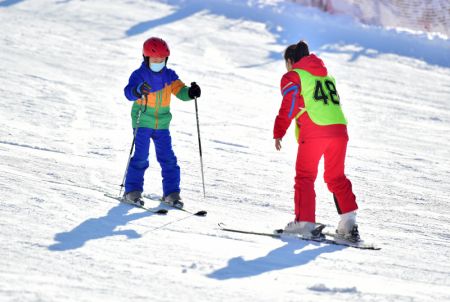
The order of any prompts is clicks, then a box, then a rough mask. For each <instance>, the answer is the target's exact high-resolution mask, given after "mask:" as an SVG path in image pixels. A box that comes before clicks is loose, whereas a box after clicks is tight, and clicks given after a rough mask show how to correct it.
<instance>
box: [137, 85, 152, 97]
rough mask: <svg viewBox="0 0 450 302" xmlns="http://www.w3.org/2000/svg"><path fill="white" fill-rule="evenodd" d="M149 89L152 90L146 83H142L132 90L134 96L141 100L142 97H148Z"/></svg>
mask: <svg viewBox="0 0 450 302" xmlns="http://www.w3.org/2000/svg"><path fill="white" fill-rule="evenodd" d="M151 89H152V88H151V87H150V85H149V84H147V82H142V83H140V84H139V85H137V86H136V88H135V89H134V95H136V96H137V97H138V98H141V97H142V96H143V95H148V94H149V93H150V90H151Z"/></svg>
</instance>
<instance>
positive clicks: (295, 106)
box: [273, 41, 359, 241]
mask: <svg viewBox="0 0 450 302" xmlns="http://www.w3.org/2000/svg"><path fill="white" fill-rule="evenodd" d="M284 59H285V63H286V69H287V70H288V72H287V73H286V74H284V75H283V77H282V79H281V93H282V95H283V101H282V103H281V108H280V110H279V113H278V115H277V117H276V119H275V125H274V130H273V135H274V139H275V148H276V149H277V150H280V149H281V140H282V138H283V136H284V135H285V133H286V131H287V129H288V127H289V125H290V123H291V121H292V119H295V120H296V127H297V128H296V135H297V139H298V153H297V162H296V176H295V186H294V188H295V196H294V204H295V220H294V221H292V222H290V223H288V224H287V226H286V227H285V232H287V233H299V234H302V235H304V236H312V234H311V232H312V230H314V229H315V228H316V224H315V221H316V220H315V210H316V200H315V198H316V194H315V191H314V181H315V179H316V177H317V169H318V165H319V161H320V158H321V157H322V155H323V156H324V165H325V166H324V167H325V171H324V180H325V182H326V183H327V186H328V189H329V190H330V192H331V193H333V197H334V202H335V204H336V208H337V211H338V213H339V214H341V215H340V217H341V219H340V221H339V224H338V227H337V230H336V232H337V234H338V235H339V236H341V237H343V238H345V239H347V240H350V241H359V233H358V226H357V225H356V210H357V209H358V206H357V204H356V201H355V195H354V194H353V192H352V184H351V182H350V181H349V180H348V179H347V177H346V176H345V174H344V161H345V153H346V149H347V141H348V135H347V126H346V124H347V121H346V119H345V117H344V114H343V112H342V109H341V106H340V99H339V94H338V92H337V90H336V84H335V80H334V78H333V77H332V76H330V75H329V74H328V71H327V68H326V67H325V65H324V63H323V61H322V60H321V59H319V58H318V57H317V56H315V55H314V54H310V53H309V48H308V45H307V44H306V42H304V41H300V42H299V43H298V44H293V45H290V46H289V47H288V48H287V49H286V51H285V53H284Z"/></svg>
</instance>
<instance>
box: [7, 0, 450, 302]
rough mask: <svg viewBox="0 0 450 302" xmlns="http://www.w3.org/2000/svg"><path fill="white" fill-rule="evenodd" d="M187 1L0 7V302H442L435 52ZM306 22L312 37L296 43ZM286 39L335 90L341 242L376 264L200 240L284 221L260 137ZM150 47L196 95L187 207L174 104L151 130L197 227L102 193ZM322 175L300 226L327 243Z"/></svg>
mask: <svg viewBox="0 0 450 302" xmlns="http://www.w3.org/2000/svg"><path fill="white" fill-rule="evenodd" d="M202 3H206V2H203V1H163V2H155V1H141V0H133V1H127V2H121V1H118V2H113V3H110V1H105V0H95V1H44V0H35V1H2V2H0V28H1V32H2V35H1V36H0V41H1V43H0V66H1V73H0V82H1V85H0V93H1V95H2V97H3V101H2V103H1V104H0V118H1V121H2V127H1V128H0V158H1V160H0V173H1V176H2V177H1V181H0V193H1V196H2V198H1V199H0V209H1V212H2V219H1V220H0V239H1V242H2V248H1V252H0V255H1V257H0V300H1V301H63V300H64V301H105V300H108V301H149V300H151V301H174V300H180V301H226V300H229V301H249V300H255V301H298V300H302V301H317V300H320V301H445V300H450V277H449V276H450V264H449V261H448V259H449V257H450V236H449V233H450V227H449V225H450V206H449V201H448V196H449V193H450V183H449V181H448V179H450V164H449V158H450V151H449V150H450V140H449V133H450V110H449V109H448V108H449V105H448V101H449V98H450V85H449V84H448V83H450V69H448V64H447V63H448V62H449V60H450V59H449V58H448V57H445V56H441V57H439V55H442V54H443V53H445V49H450V42H449V41H447V40H433V41H431V40H427V39H425V38H424V37H422V36H416V35H408V34H405V33H398V35H399V39H398V40H399V42H398V43H397V44H395V45H391V46H390V48H389V47H386V46H383V47H381V46H380V47H379V48H378V49H370V48H368V47H369V46H374V45H377V44H379V45H382V44H383V43H384V39H385V38H386V37H388V40H387V41H390V42H392V41H395V37H396V36H395V33H394V32H392V31H386V30H383V29H381V28H368V27H359V26H357V25H356V24H354V23H352V22H349V21H348V20H347V19H345V18H344V19H343V18H334V17H330V16H327V15H325V14H323V13H320V12H318V11H316V10H312V9H304V8H302V7H301V6H298V5H295V4H291V3H282V2H281V1H248V2H247V4H246V6H245V9H243V8H242V4H241V3H242V2H240V1H234V0H233V1H219V0H217V1H213V4H211V2H208V4H202ZM189 5H192V6H189ZM202 5H204V6H202ZM143 12H151V13H149V14H144V13H143ZM221 12H223V13H221ZM238 12H241V15H239V13H238ZM250 12H251V13H250ZM288 17H291V18H290V19H289V18H288ZM308 18H310V20H312V21H311V22H313V24H315V25H317V26H321V25H323V26H325V24H326V26H325V27H324V28H326V32H324V33H323V35H320V34H319V35H312V34H311V33H312V32H315V31H313V30H312V29H311V28H310V27H308V22H307V21H308ZM288 19H289V20H291V21H289V22H287V21H281V20H288ZM292 20H297V21H295V22H298V26H295V27H293V26H292V27H290V26H291V25H293V21H292ZM263 22H265V23H263ZM277 26H280V28H283V31H282V32H280V33H279V35H277V34H276V32H277V30H276V29H277V28H278V27H277ZM301 28H305V36H306V37H307V38H308V40H309V41H310V44H311V45H312V46H313V51H314V52H316V53H318V54H319V55H320V56H321V57H322V58H323V59H324V61H325V63H326V64H327V67H328V69H329V70H330V71H331V73H332V74H333V75H334V76H335V77H336V79H337V85H338V88H339V92H340V96H341V99H342V100H343V101H342V103H343V107H344V111H345V113H346V116H347V118H348V120H349V133H350V142H349V149H348V157H347V165H346V169H347V175H348V177H349V178H350V179H351V181H352V183H353V187H354V190H355V194H356V196H357V200H358V203H359V206H360V212H359V215H358V220H359V225H360V232H361V234H362V236H363V237H364V238H365V239H366V240H367V241H373V242H374V243H376V244H377V245H379V246H381V247H382V250H381V251H360V250H355V249H351V248H345V247H342V246H329V245H325V244H318V243H310V242H299V241H295V240H275V239H271V238H263V237H257V236H250V235H245V234H228V233H224V232H221V231H219V230H218V229H217V227H216V226H217V223H218V222H220V221H223V222H225V223H227V224H228V225H232V226H234V227H243V228H244V227H245V228H246V229H255V230H259V231H271V230H272V229H275V228H280V227H283V226H284V225H285V224H286V223H287V222H288V221H290V220H291V219H292V218H293V201H292V198H293V184H294V179H293V177H294V172H295V171H294V164H295V156H296V151H297V150H296V142H295V140H294V134H293V129H292V128H293V127H291V129H290V130H289V132H288V134H287V136H286V137H285V139H284V140H283V149H282V151H281V152H276V151H275V150H274V146H273V139H272V126H273V121H274V118H275V115H276V113H277V110H278V106H279V102H280V100H281V98H280V94H279V87H278V86H279V80H280V78H281V75H282V74H283V73H284V72H285V71H284V62H283V61H282V58H281V53H282V51H283V49H284V47H285V46H286V45H287V44H289V43H293V42H295V40H297V39H299V38H301V37H302V33H301V30H300V29H301ZM343 28H345V31H343ZM343 32H345V35H343V34H342V33H343ZM365 34H367V36H365ZM153 35H154V36H161V37H164V38H165V39H166V40H167V41H168V42H169V45H170V47H171V58H170V60H169V65H170V66H171V67H172V68H173V69H175V70H176V71H177V73H178V75H179V76H180V78H181V79H182V80H183V81H185V82H186V83H190V82H192V81H196V82H198V83H199V84H200V85H201V87H202V97H201V98H200V99H199V117H200V129H201V137H202V147H203V159H204V164H205V181H206V193H207V197H206V198H205V199H203V197H202V194H203V192H202V185H201V175H200V163H199V156H198V146H197V134H196V131H197V129H196V122H195V110H194V104H193V102H180V101H177V100H176V99H173V101H172V105H171V107H172V113H173V116H174V117H173V120H172V125H171V133H172V137H173V144H174V149H175V153H176V155H177V157H178V160H179V164H180V166H181V169H182V184H181V185H182V195H183V196H184V200H185V202H186V205H187V207H189V208H192V209H193V210H195V209H198V210H200V209H205V210H207V211H208V216H207V217H204V218H200V217H188V215H187V214H186V213H183V212H181V211H177V210H171V211H169V214H168V215H167V216H160V215H153V214H152V213H149V212H142V211H141V210H139V209H135V208H130V207H129V206H127V205H123V204H117V202H115V201H114V200H113V199H111V198H107V197H105V196H104V195H103V194H104V193H105V192H110V193H115V192H117V193H118V192H119V186H118V184H120V182H121V180H122V177H123V171H124V168H125V164H126V160H127V157H128V152H129V148H130V144H131V140H132V131H131V129H130V127H131V125H130V115H129V114H130V113H129V110H130V106H131V103H129V102H127V101H126V100H125V98H124V96H123V87H124V86H125V85H126V82H127V80H128V76H129V74H130V73H131V72H132V71H133V70H134V69H135V68H137V67H138V65H139V64H140V55H141V54H140V52H141V45H142V42H143V41H144V40H145V39H146V38H147V37H148V36H153ZM341 36H345V38H343V40H342V41H341V42H339V39H337V38H336V37H341ZM333 37H335V38H333ZM368 37H369V38H370V43H369V42H368V40H367V39H368ZM327 39H328V40H327ZM285 40H288V42H286V41H285ZM359 42H360V44H359V45H358V43H359ZM402 43H404V44H402ZM414 45H417V49H415V50H416V53H414V47H413V46H414ZM402 47H403V48H405V49H403V48H402ZM406 48H407V49H406ZM392 49H394V51H391V50H392ZM428 51H429V52H428ZM420 52H424V53H420ZM411 53H414V55H410V56H408V55H409V54H411ZM430 54H435V55H436V56H435V57H434V58H431V55H430ZM447 55H448V53H447ZM420 56H422V57H423V58H424V60H423V61H421V60H419V59H418V58H420ZM431 63H432V64H431ZM433 64H434V65H433ZM150 162H151V164H150V168H149V169H148V171H147V173H146V184H145V190H146V192H147V193H154V194H160V193H161V177H160V169H159V166H158V164H157V162H156V158H155V155H154V150H153V146H152V150H151V155H150ZM322 174H323V167H321V168H320V171H319V176H318V179H317V182H316V190H317V219H318V221H321V222H323V223H326V224H327V225H329V227H330V228H334V227H335V225H336V223H337V221H338V215H337V214H336V210H335V208H334V204H333V200H332V197H331V195H330V193H329V192H328V191H327V188H326V185H325V184H324V183H323V178H322V176H321V175H322ZM149 206H157V203H156V202H155V204H154V205H149Z"/></svg>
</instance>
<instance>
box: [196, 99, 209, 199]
mask: <svg viewBox="0 0 450 302" xmlns="http://www.w3.org/2000/svg"><path fill="white" fill-rule="evenodd" d="M195 116H196V118H197V136H198V150H199V153H200V168H201V170H202V183H203V197H206V193H205V175H204V173H203V157H202V141H201V140H200V123H199V121H198V105H197V97H195Z"/></svg>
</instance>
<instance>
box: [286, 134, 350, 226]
mask: <svg viewBox="0 0 450 302" xmlns="http://www.w3.org/2000/svg"><path fill="white" fill-rule="evenodd" d="M347 141H348V138H347V137H329V138H314V139H307V140H302V141H300V143H299V145H298V153H297V163H296V167H295V169H296V176H295V186H294V188H295V196H294V200H295V219H296V220H297V221H309V222H315V221H316V192H315V191H314V181H315V180H316V177H317V169H318V166H319V161H320V159H321V157H322V155H323V156H324V167H325V169H324V170H325V172H324V180H325V182H326V184H327V186H328V189H329V190H330V192H331V193H333V196H334V201H335V204H336V207H337V211H338V213H339V214H343V213H347V212H350V211H354V210H356V209H358V205H357V204H356V200H355V199H356V198H355V195H354V194H353V192H352V184H351V182H350V180H348V179H347V177H346V176H345V174H344V162H345V153H346V151H347Z"/></svg>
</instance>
